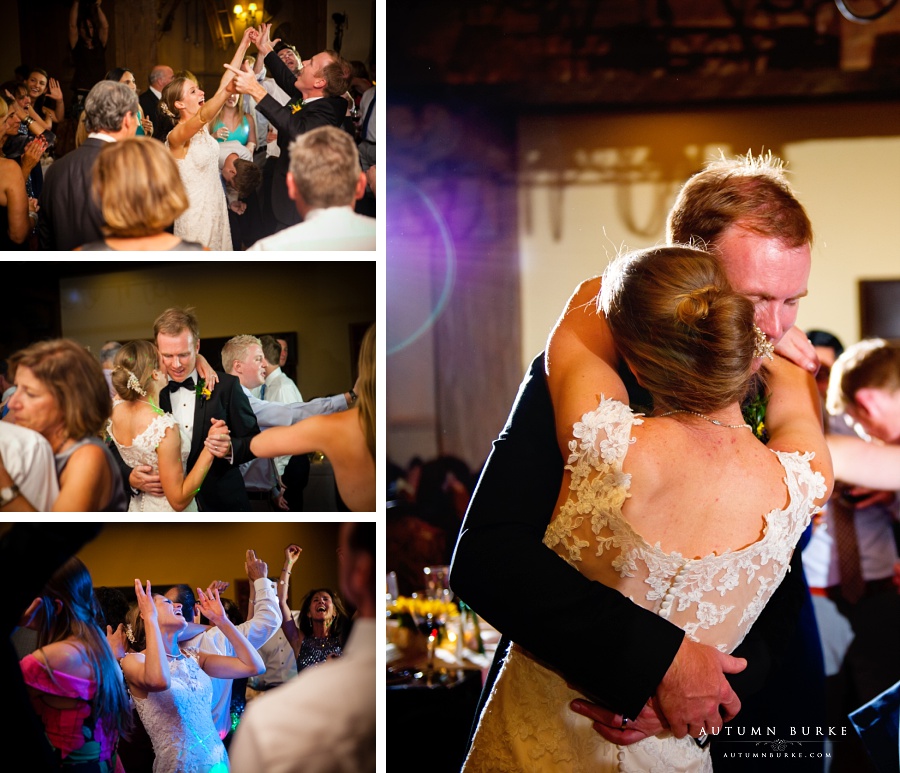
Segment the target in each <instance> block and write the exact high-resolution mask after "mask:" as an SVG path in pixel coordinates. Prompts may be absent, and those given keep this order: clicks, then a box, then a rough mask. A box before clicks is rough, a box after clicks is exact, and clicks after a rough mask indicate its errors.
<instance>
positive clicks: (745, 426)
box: [656, 408, 753, 429]
mask: <svg viewBox="0 0 900 773" xmlns="http://www.w3.org/2000/svg"><path fill="white" fill-rule="evenodd" d="M673 413H690V414H693V415H694V416H699V417H700V418H701V419H706V421H708V422H709V423H710V424H715V425H716V426H717V427H727V428H728V429H753V427H751V426H750V425H749V424H725V423H724V422H721V421H719V420H718V419H711V418H710V417H709V416H704V415H703V414H702V413H697V411H688V410H686V409H685V408H679V409H678V410H675V411H667V412H666V413H661V414H659V416H657V417H656V418H658V419H661V418H663V416H671V415H672V414H673Z"/></svg>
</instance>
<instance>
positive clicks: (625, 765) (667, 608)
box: [467, 398, 825, 773]
mask: <svg viewBox="0 0 900 773" xmlns="http://www.w3.org/2000/svg"><path fill="white" fill-rule="evenodd" d="M640 423H642V419H641V418H640V416H635V415H634V413H633V412H632V411H631V409H630V408H629V407H628V406H626V405H623V404H622V403H620V402H618V401H615V400H606V399H603V398H601V401H600V405H599V406H598V407H597V409H596V410H594V411H592V412H590V413H587V414H585V415H584V416H583V417H582V421H580V422H578V423H576V424H575V426H574V428H573V439H572V440H571V441H570V443H569V452H570V453H569V457H568V459H567V464H566V468H567V469H568V470H569V471H570V472H571V482H570V487H569V496H568V499H567V501H566V502H565V503H564V504H563V505H562V506H561V507H560V508H559V510H558V512H557V513H556V515H555V516H554V518H553V520H552V521H551V523H550V525H549V526H548V527H547V530H546V533H545V536H544V543H545V544H546V545H547V546H548V547H550V548H552V549H553V550H555V551H556V552H557V553H558V554H559V555H560V556H562V557H563V558H564V559H565V560H566V561H567V562H568V563H570V564H571V565H572V566H573V567H575V568H577V569H578V570H579V571H580V572H581V573H582V574H584V575H585V576H587V577H590V578H591V579H593V580H598V581H600V582H602V583H603V584H604V585H607V586H609V587H612V588H616V589H617V590H618V591H620V592H621V593H623V594H624V595H625V596H627V597H629V598H630V599H631V600H632V601H633V602H634V603H636V604H639V605H641V606H643V607H644V608H646V609H649V610H651V611H653V612H655V613H656V614H658V615H660V616H661V617H665V618H667V619H668V620H670V621H671V622H672V623H674V624H675V625H678V626H679V627H680V628H682V629H683V630H684V631H685V632H686V633H687V635H688V636H690V637H691V638H692V639H694V640H695V641H700V642H703V643H704V644H709V645H711V646H714V647H717V648H718V649H720V650H722V651H724V652H731V651H732V650H733V649H734V648H735V647H736V646H737V645H738V644H739V643H740V642H741V640H742V639H743V638H744V635H745V634H746V633H747V631H748V630H749V628H750V626H751V625H752V624H753V622H754V621H755V620H756V618H757V617H758V616H759V614H760V612H762V609H763V607H764V606H765V604H766V602H767V601H768V600H769V598H771V595H772V594H773V593H774V592H775V589H776V588H777V587H778V585H779V584H780V583H781V581H782V580H783V579H784V575H785V573H786V572H787V571H788V569H789V564H790V559H791V555H792V553H793V550H794V547H795V545H796V544H797V542H798V540H799V539H800V535H801V534H802V532H803V530H804V529H805V528H806V526H807V525H808V524H809V521H810V518H811V517H812V515H813V513H814V512H815V511H816V509H817V507H816V505H815V500H816V499H817V498H820V497H822V496H823V495H824V492H825V482H824V479H823V478H822V476H821V475H820V474H819V473H816V472H813V470H812V469H811V467H810V464H809V463H810V459H811V458H812V454H801V453H782V452H776V455H777V457H778V460H779V461H780V463H781V465H782V467H783V469H784V473H785V477H784V482H785V485H786V486H787V490H788V494H789V501H788V505H787V507H786V508H784V509H783V510H773V511H771V512H770V513H768V514H766V515H765V529H764V533H763V536H762V537H761V538H760V539H759V540H758V541H757V542H754V543H753V544H751V545H748V546H747V547H745V548H742V549H740V550H735V551H727V552H724V553H723V554H722V555H716V554H710V555H707V556H704V557H702V558H699V559H687V558H685V557H684V556H682V555H680V554H679V553H674V552H673V553H667V552H665V551H663V550H662V549H661V548H660V546H659V544H658V543H657V544H655V545H650V544H648V542H647V541H646V540H644V539H643V538H642V537H641V536H640V535H639V534H638V533H636V532H635V531H634V529H632V527H631V525H630V524H629V523H628V521H627V520H625V518H624V517H623V516H622V506H623V504H624V503H625V501H626V499H627V498H628V496H629V489H630V486H631V476H630V475H629V474H626V473H624V472H623V471H622V463H623V460H624V459H625V455H626V454H627V453H628V450H629V448H630V447H631V445H632V444H633V443H634V442H635V439H634V437H633V436H632V433H631V430H632V427H633V426H634V425H635V424H640ZM612 626H613V623H611V630H610V635H611V636H613V635H615V629H614V627H612ZM609 667H610V668H616V664H615V663H610V664H609ZM577 697H580V696H579V695H578V694H577V693H575V692H574V691H572V690H570V689H569V688H568V687H567V685H566V683H565V681H564V680H563V679H562V678H561V677H560V676H558V675H557V674H556V673H554V672H553V671H550V670H548V669H546V668H545V667H544V666H543V665H541V664H540V663H538V662H537V661H535V660H534V659H533V658H531V656H530V655H528V653H526V652H525V651H524V650H521V649H520V648H519V647H517V646H514V647H512V650H511V653H510V655H509V657H508V658H507V660H506V662H505V663H504V666H503V669H502V670H501V673H500V675H499V676H498V678H497V681H496V682H495V684H494V688H493V691H492V694H491V697H490V699H489V701H488V703H487V704H486V706H485V709H484V711H483V713H482V716H481V718H480V721H479V727H478V731H477V733H476V736H475V740H474V742H473V745H472V750H471V752H470V754H469V757H468V759H467V769H468V770H475V771H478V770H491V771H507V770H508V771H514V770H526V769H527V770H530V771H542V770H548V771H549V770H554V769H557V768H559V766H563V768H564V769H567V770H573V771H581V770H583V771H603V770H615V771H640V772H641V773H644V772H645V771H655V770H679V771H682V770H684V771H700V770H711V763H710V759H709V754H708V753H706V752H703V751H702V750H700V749H699V747H698V746H697V745H696V744H695V743H694V741H693V740H692V739H690V738H683V739H675V738H674V737H671V736H668V737H661V736H660V737H654V738H648V739H645V740H644V741H641V742H639V743H637V744H634V745H632V746H628V747H622V748H620V747H616V746H614V745H612V744H609V743H608V742H606V741H605V740H603V739H602V738H601V737H600V736H599V735H598V734H597V733H595V732H594V730H593V728H592V727H591V723H590V721H589V720H587V719H586V718H584V717H581V716H579V715H577V714H575V713H574V712H572V711H570V710H569V708H568V704H569V702H570V701H571V700H573V699H575V698H577Z"/></svg>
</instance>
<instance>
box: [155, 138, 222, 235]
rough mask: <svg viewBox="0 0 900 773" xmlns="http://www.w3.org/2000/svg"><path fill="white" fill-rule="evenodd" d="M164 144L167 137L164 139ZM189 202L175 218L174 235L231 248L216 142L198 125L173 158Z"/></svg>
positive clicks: (217, 144)
mask: <svg viewBox="0 0 900 773" xmlns="http://www.w3.org/2000/svg"><path fill="white" fill-rule="evenodd" d="M166 147H168V140H167V141H166ZM175 163H176V164H177V165H178V173H179V174H180V175H181V182H182V183H183V184H184V189H185V191H187V195H188V201H189V202H190V206H189V207H188V208H187V210H185V211H184V212H183V213H182V215H181V217H179V218H176V220H175V235H176V236H180V237H181V238H182V239H184V240H185V241H191V242H200V244H202V245H203V246H204V247H209V249H211V250H228V251H229V252H230V251H231V250H232V249H233V247H232V243H231V227H230V226H229V224H228V203H227V202H226V200H225V191H224V190H223V188H222V179H221V177H220V176H219V143H218V142H216V141H215V139H214V138H213V136H212V135H211V134H210V133H209V132H208V131H206V129H205V128H204V129H201V130H200V131H198V132H197V133H196V134H195V135H194V136H193V137H191V141H190V143H189V144H188V149H187V154H186V155H185V157H184V158H176V159H175Z"/></svg>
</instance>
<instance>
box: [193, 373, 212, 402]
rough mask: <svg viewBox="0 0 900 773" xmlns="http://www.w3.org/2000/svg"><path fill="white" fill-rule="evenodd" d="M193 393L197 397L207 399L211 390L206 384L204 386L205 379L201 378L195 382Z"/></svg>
mask: <svg viewBox="0 0 900 773" xmlns="http://www.w3.org/2000/svg"><path fill="white" fill-rule="evenodd" d="M194 394H195V395H197V398H198V399H201V400H209V398H210V396H211V395H212V391H211V390H210V388H209V387H208V386H206V380H205V379H202V378H201V379H200V380H199V381H198V382H197V386H195V387H194Z"/></svg>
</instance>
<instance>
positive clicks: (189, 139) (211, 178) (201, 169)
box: [159, 27, 253, 250]
mask: <svg viewBox="0 0 900 773" xmlns="http://www.w3.org/2000/svg"><path fill="white" fill-rule="evenodd" d="M252 29H253V28H252V27H247V29H246V30H244V36H243V37H242V38H241V42H240V45H238V48H237V51H236V52H235V54H234V57H233V59H232V60H231V64H232V66H234V67H238V66H239V65H240V63H241V61H242V60H243V58H244V53H245V52H246V51H247V48H248V46H249V45H250V36H249V32H250V30H252ZM233 79H234V73H233V72H231V71H230V70H226V71H225V74H224V75H223V76H222V80H221V81H220V82H219V88H218V90H217V91H216V93H215V94H214V95H213V97H212V99H210V100H209V101H208V102H207V101H206V97H205V95H204V93H203V91H202V90H201V88H200V86H199V85H198V84H197V83H196V82H195V81H193V80H190V79H188V78H185V77H176V78H174V79H173V80H172V82H171V83H169V84H168V85H167V86H166V87H165V89H163V93H162V99H161V100H160V103H159V109H160V110H161V111H162V112H163V113H165V114H166V115H167V116H169V118H171V119H172V120H173V121H175V127H174V128H173V129H172V131H170V132H169V135H168V137H166V147H167V148H168V149H169V151H171V153H172V155H173V156H174V158H175V162H176V163H177V165H178V171H179V173H180V174H181V180H182V182H183V183H184V188H185V190H186V191H187V195H188V202H189V206H188V208H187V210H186V211H185V212H183V213H182V214H181V215H179V216H178V217H177V218H176V219H175V235H176V236H180V237H182V238H184V239H190V240H191V241H197V242H200V243H201V244H204V245H206V246H207V247H209V248H210V249H211V250H233V249H234V247H233V245H232V242H231V228H230V227H229V225H228V205H227V203H226V201H225V191H224V190H223V188H222V180H221V177H220V176H219V144H218V143H217V142H216V141H215V140H214V139H213V136H212V135H211V134H210V133H209V124H210V122H211V121H212V120H213V118H214V117H215V115H216V114H217V113H218V112H219V109H220V108H221V107H222V105H224V104H225V100H226V99H227V98H228V94H229V92H228V91H227V89H226V87H227V86H228V85H229V84H230V83H231V81H232V80H233Z"/></svg>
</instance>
